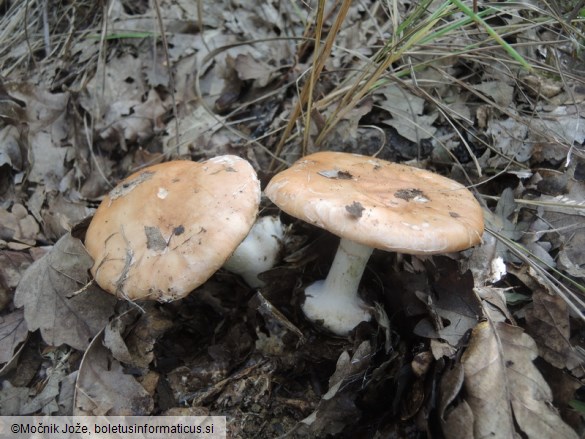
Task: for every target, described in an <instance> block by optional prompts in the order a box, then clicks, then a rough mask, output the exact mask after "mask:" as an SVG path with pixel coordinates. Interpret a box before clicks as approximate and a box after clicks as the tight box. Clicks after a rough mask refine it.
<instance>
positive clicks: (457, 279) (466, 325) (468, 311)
mask: <svg viewBox="0 0 585 439" xmlns="http://www.w3.org/2000/svg"><path fill="white" fill-rule="evenodd" d="M433 290H434V292H435V294H432V295H431V294H425V293H423V292H417V297H418V298H419V299H420V300H421V301H422V302H423V303H424V304H425V305H426V307H427V310H428V314H429V317H428V318H425V319H423V320H421V321H420V322H419V323H418V324H417V325H416V327H415V328H414V332H415V334H417V335H420V336H422V337H427V338H440V339H443V340H445V341H446V342H447V343H449V344H451V346H457V345H458V344H459V342H460V341H461V338H462V337H464V336H465V335H466V334H467V332H468V331H469V330H470V329H472V328H473V327H474V326H475V325H476V323H477V320H478V317H479V316H480V315H481V309H480V306H479V303H478V300H477V297H476V295H475V293H474V292H473V277H472V275H471V272H470V271H468V272H466V273H464V274H463V275H459V274H458V273H457V270H455V269H453V268H452V269H451V270H449V271H448V274H444V275H443V276H442V277H441V278H439V279H438V280H437V281H436V282H435V283H434V285H433Z"/></svg>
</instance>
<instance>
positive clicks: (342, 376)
mask: <svg viewBox="0 0 585 439" xmlns="http://www.w3.org/2000/svg"><path fill="white" fill-rule="evenodd" d="M371 355H372V346H371V345H370V343H369V342H368V341H364V342H362V344H360V345H359V346H358V348H357V349H356V351H355V353H354V354H353V356H352V357H350V355H349V353H348V352H347V351H344V352H343V353H342V354H341V355H340V356H339V358H338V360H337V365H336V367H335V372H334V373H333V375H332V376H331V377H330V378H329V390H328V391H327V393H326V394H325V395H323V397H322V398H321V401H320V402H319V406H318V407H317V410H315V411H314V412H313V413H311V414H310V415H309V416H308V417H306V418H305V419H303V420H302V421H301V423H302V424H305V425H308V426H310V430H311V432H313V433H314V434H317V435H327V434H337V433H339V432H340V431H342V430H343V428H344V427H345V426H346V425H347V424H349V423H351V421H350V420H351V419H352V418H353V417H355V416H358V415H359V410H358V408H357V406H356V405H355V395H354V394H352V393H353V392H348V391H346V390H345V389H344V388H343V387H342V384H344V383H346V384H347V383H348V381H355V377H356V375H359V374H360V373H362V372H363V371H364V370H365V369H366V368H367V367H368V365H369V364H370V361H369V359H370V358H371Z"/></svg>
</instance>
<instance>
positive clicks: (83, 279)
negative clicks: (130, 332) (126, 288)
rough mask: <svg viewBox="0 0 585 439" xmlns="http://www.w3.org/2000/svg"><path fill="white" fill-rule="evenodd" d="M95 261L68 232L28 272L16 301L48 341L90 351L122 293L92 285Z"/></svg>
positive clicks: (31, 326) (32, 325) (30, 327)
mask: <svg viewBox="0 0 585 439" xmlns="http://www.w3.org/2000/svg"><path fill="white" fill-rule="evenodd" d="M92 265H93V261H92V259H91V258H90V257H89V255H88V254H87V252H86V251H85V248H84V247H83V244H82V243H81V241H79V240H78V239H77V238H74V237H73V236H72V235H71V234H67V235H65V236H63V237H62V238H61V239H60V240H59V241H58V242H57V243H56V244H55V245H54V247H53V248H52V249H51V251H50V252H49V253H47V254H46V255H45V256H43V257H42V258H41V259H39V260H37V261H35V262H34V263H33V264H32V265H31V266H30V267H29V268H28V270H27V271H26V272H25V273H24V275H23V277H22V280H21V281H20V284H19V285H18V287H17V289H16V294H15V297H14V304H15V305H16V306H17V307H19V308H20V307H24V318H25V319H26V322H27V324H28V327H29V330H30V331H35V330H37V329H40V330H41V335H42V336H43V339H44V340H45V342H46V343H47V344H49V345H52V346H59V345H61V344H62V343H66V344H68V345H69V346H71V347H73V348H75V349H79V350H84V349H85V348H86V347H87V346H88V344H89V341H90V340H91V339H92V338H93V337H94V336H95V334H97V333H98V332H99V331H100V330H101V329H102V328H103V327H104V325H105V324H106V323H107V322H108V319H109V317H110V316H111V315H112V313H113V310H114V305H115V303H116V298H115V297H113V296H112V295H110V294H108V293H105V292H104V291H102V290H100V289H99V288H97V287H95V286H93V285H89V286H88V282H89V280H90V279H89V269H90V268H91V266H92Z"/></svg>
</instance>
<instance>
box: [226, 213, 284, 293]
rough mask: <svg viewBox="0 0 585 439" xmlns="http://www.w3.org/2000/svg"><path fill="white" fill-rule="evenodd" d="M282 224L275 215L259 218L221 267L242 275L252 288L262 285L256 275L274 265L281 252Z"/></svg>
mask: <svg viewBox="0 0 585 439" xmlns="http://www.w3.org/2000/svg"><path fill="white" fill-rule="evenodd" d="M283 240H284V226H283V224H282V222H281V221H280V218H279V217H277V216H263V217H262V218H259V219H258V220H257V221H256V222H255V223H254V225H253V226H252V229H251V230H250V233H248V236H246V239H244V240H243V241H242V243H241V244H240V245H239V246H238V248H236V251H234V253H233V254H232V255H231V256H230V258H229V259H228V260H227V262H226V263H225V264H223V268H225V269H226V270H228V271H231V272H232V273H235V274H239V275H240V276H242V278H243V279H244V281H246V283H247V284H248V285H249V286H251V287H252V288H258V287H261V286H263V285H264V282H262V281H261V280H260V279H258V275H259V274H260V273H263V272H264V271H267V270H269V269H270V268H272V267H274V265H275V264H276V262H277V261H278V258H279V256H280V254H281V252H282V246H283Z"/></svg>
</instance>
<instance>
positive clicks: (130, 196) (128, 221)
mask: <svg viewBox="0 0 585 439" xmlns="http://www.w3.org/2000/svg"><path fill="white" fill-rule="evenodd" d="M259 203H260V183H259V181H258V178H257V177H256V173H255V172H254V169H253V168H252V166H251V165H250V164H249V163H248V162H247V161H246V160H244V159H241V158H239V157H236V156H221V157H215V158H213V159H210V160H207V161H205V162H202V163H196V162H190V161H174V162H167V163H163V164H160V165H155V166H151V167H149V168H146V169H143V170H141V171H139V172H136V173H135V174H132V175H131V176H130V177H128V178H126V179H125V180H123V181H122V182H121V183H120V184H119V185H118V186H116V188H114V189H113V190H112V191H110V193H109V194H108V195H107V196H106V197H105V199H104V200H103V201H102V203H101V204H100V206H99V207H98V209H97V211H96V213H95V215H94V217H93V220H92V221H91V224H90V226H89V228H88V230H87V233H86V238H85V246H86V248H87V251H88V252H89V254H90V255H91V256H92V258H93V259H94V261H95V263H94V266H93V267H92V269H91V272H92V274H93V276H94V278H95V280H96V281H97V283H98V284H99V285H100V287H102V288H103V289H104V290H106V291H109V292H110V293H112V294H115V295H116V296H119V297H122V298H126V299H130V300H137V299H148V300H158V301H165V302H166V301H170V300H176V299H180V298H182V297H184V296H186V295H187V294H189V293H190V292H191V291H192V290H193V289H195V288H196V287H198V286H199V285H201V284H202V283H204V282H205V281H206V280H207V279H208V278H209V277H211V275H212V274H213V273H214V272H215V271H217V270H218V269H219V268H220V267H221V266H222V264H223V263H224V262H225V261H226V260H227V259H228V258H229V256H230V255H231V253H232V252H233V251H234V250H235V248H236V247H237V246H238V244H239V243H240V242H241V241H242V240H243V239H244V238H245V237H246V235H247V234H248V232H249V230H250V228H251V227H252V225H253V224H254V221H255V219H256V215H257V212H258V206H259Z"/></svg>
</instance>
